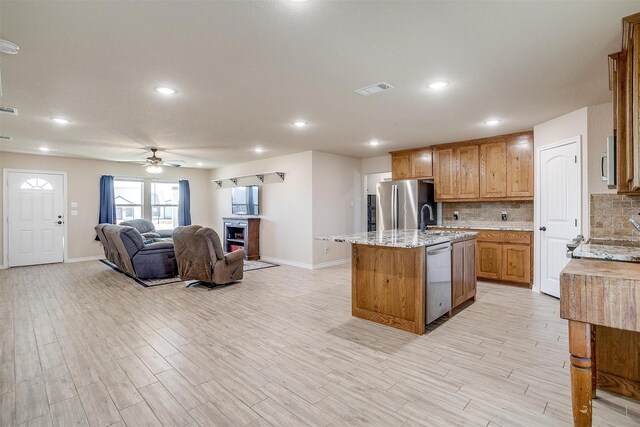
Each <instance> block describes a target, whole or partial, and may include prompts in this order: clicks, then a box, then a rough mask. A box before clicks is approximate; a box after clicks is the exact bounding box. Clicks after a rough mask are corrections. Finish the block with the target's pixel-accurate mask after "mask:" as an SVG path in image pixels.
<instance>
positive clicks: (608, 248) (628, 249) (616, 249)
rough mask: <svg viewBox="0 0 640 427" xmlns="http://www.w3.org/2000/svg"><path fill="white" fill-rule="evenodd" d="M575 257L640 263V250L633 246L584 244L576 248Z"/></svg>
mask: <svg viewBox="0 0 640 427" xmlns="http://www.w3.org/2000/svg"><path fill="white" fill-rule="evenodd" d="M573 256H574V257H577V258H589V259H606V260H609V261H626V262H639V263H640V248H638V247H633V246H613V245H599V244H595V243H582V244H580V246H578V247H577V248H575V250H574V251H573Z"/></svg>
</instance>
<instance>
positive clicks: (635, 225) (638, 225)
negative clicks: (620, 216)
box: [629, 216, 640, 231]
mask: <svg viewBox="0 0 640 427" xmlns="http://www.w3.org/2000/svg"><path fill="white" fill-rule="evenodd" d="M629 222H630V223H631V224H633V226H634V227H635V228H636V230H638V231H640V224H638V221H636V220H635V219H633V216H632V217H631V218H629Z"/></svg>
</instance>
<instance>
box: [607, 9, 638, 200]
mask: <svg viewBox="0 0 640 427" xmlns="http://www.w3.org/2000/svg"><path fill="white" fill-rule="evenodd" d="M609 88H610V89H611V91H612V94H613V122H614V123H613V128H614V134H615V137H616V145H617V147H616V154H617V160H616V162H617V177H616V178H617V187H618V193H625V194H628V193H633V194H640V13H637V14H635V15H631V16H627V17H626V18H623V19H622V50H621V51H620V52H618V53H615V54H612V55H609Z"/></svg>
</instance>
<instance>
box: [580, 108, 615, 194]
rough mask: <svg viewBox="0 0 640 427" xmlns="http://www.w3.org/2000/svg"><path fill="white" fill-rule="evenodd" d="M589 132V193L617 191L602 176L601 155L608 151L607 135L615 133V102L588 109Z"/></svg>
mask: <svg viewBox="0 0 640 427" xmlns="http://www.w3.org/2000/svg"><path fill="white" fill-rule="evenodd" d="M587 126H588V134H589V147H588V149H589V165H588V166H589V167H588V171H589V180H588V183H589V186H588V188H589V194H594V193H614V194H615V193H616V190H615V189H611V190H610V189H609V188H608V187H607V183H606V182H605V181H603V180H602V179H601V178H600V175H601V171H600V159H601V157H600V155H601V153H603V152H606V151H607V137H609V136H612V135H613V104H612V103H611V102H609V103H606V104H600V105H594V106H592V107H589V108H588V110H587Z"/></svg>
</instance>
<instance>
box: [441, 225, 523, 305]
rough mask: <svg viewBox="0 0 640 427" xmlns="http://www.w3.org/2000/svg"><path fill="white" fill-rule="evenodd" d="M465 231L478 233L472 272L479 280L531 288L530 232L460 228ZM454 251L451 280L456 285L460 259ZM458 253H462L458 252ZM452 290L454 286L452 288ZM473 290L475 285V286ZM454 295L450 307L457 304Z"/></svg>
mask: <svg viewBox="0 0 640 427" xmlns="http://www.w3.org/2000/svg"><path fill="white" fill-rule="evenodd" d="M462 230H464V231H475V232H477V233H478V236H477V246H476V247H474V252H475V258H476V259H475V270H476V276H477V278H478V279H482V280H488V281H492V282H493V281H496V282H505V283H507V284H516V285H525V286H529V287H531V286H532V285H533V258H532V256H531V255H532V253H533V252H532V245H533V233H532V232H531V231H507V230H475V229H473V228H468V229H467V228H462ZM453 251H454V258H453V260H454V266H453V271H452V278H453V280H454V282H455V277H456V274H460V273H458V272H457V270H456V269H458V270H459V269H460V268H462V267H459V266H456V265H455V263H456V262H457V261H455V260H456V259H458V258H459V257H460V256H461V255H460V254H458V255H457V256H456V247H455V246H454V248H453ZM457 252H459V253H461V249H459V248H458V249H457ZM454 286H455V285H454ZM474 286H475V285H474ZM455 292H456V291H454V294H453V300H452V302H453V305H454V306H455V305H456V303H455V301H456V295H457V294H456V293H455Z"/></svg>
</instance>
